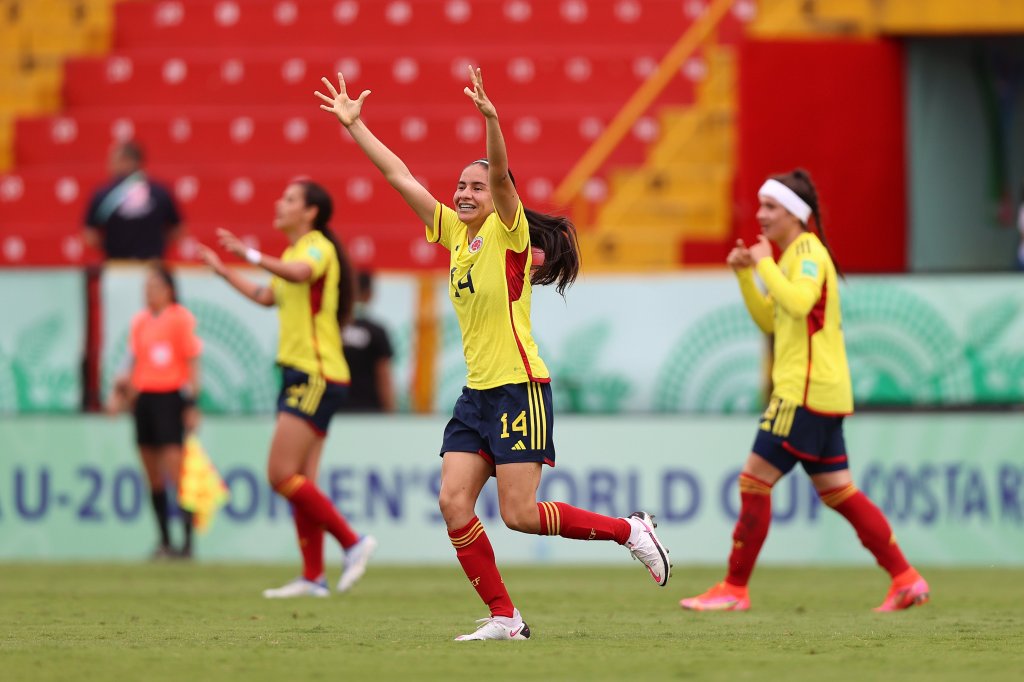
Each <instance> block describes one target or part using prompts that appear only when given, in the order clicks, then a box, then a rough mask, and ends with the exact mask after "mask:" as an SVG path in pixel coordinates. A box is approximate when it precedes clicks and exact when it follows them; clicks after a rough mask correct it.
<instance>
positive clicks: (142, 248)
mask: <svg viewBox="0 0 1024 682" xmlns="http://www.w3.org/2000/svg"><path fill="white" fill-rule="evenodd" d="M144 162H145V154H144V152H143V150H142V147H141V146H139V145H138V144H137V143H136V142H115V143H114V144H113V145H112V146H111V148H110V159H109V164H108V168H109V171H110V179H109V180H107V182H106V183H105V184H104V185H103V186H102V187H100V188H99V189H97V190H96V191H95V192H94V193H93V195H92V199H91V200H90V201H89V208H88V211H87V213H86V216H85V241H86V243H87V244H88V245H89V246H91V247H93V248H98V249H101V250H102V251H103V255H104V257H105V258H106V259H133V260H150V259H161V258H163V257H164V256H165V254H166V251H167V246H168V244H170V243H171V242H173V241H175V240H177V239H178V237H179V236H180V234H181V213H180V212H179V210H178V205H177V203H176V201H175V199H174V197H173V196H172V195H171V193H170V192H169V191H168V190H167V188H166V187H164V186H163V185H161V184H160V183H158V182H155V181H153V180H152V179H150V178H149V177H148V176H147V175H146V172H145V171H144V170H143V163H144Z"/></svg>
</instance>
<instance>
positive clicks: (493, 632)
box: [455, 609, 530, 642]
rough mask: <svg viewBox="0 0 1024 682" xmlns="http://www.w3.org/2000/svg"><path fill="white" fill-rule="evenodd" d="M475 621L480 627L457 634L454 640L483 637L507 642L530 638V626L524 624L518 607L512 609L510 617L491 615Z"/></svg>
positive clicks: (480, 638)
mask: <svg viewBox="0 0 1024 682" xmlns="http://www.w3.org/2000/svg"><path fill="white" fill-rule="evenodd" d="M477 622H478V623H480V627H478V628H477V629H476V632H471V633H469V634H468V635H459V636H458V637H456V638H455V641H456V642H472V641H477V640H483V639H498V640H504V641H506V642H508V641H522V640H524V639H530V626H529V625H527V624H526V622H525V621H524V620H523V617H522V616H521V615H520V614H519V609H514V610H513V611H512V617H511V618H507V617H505V616H491V617H490V618H481V619H480V620H478V621H477Z"/></svg>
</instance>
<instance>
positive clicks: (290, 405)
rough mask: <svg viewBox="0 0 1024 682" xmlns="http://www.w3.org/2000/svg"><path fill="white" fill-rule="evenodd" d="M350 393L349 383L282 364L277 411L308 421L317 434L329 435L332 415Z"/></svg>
mask: <svg viewBox="0 0 1024 682" xmlns="http://www.w3.org/2000/svg"><path fill="white" fill-rule="evenodd" d="M347 395H348V384H339V383H336V382H332V381H327V380H326V379H324V378H323V377H322V376H319V375H315V374H314V375H310V374H306V373H305V372H300V371H299V370H297V369H295V368H294V367H285V366H282V367H281V392H280V393H279V394H278V396H277V411H278V412H287V413H288V414H294V415H295V416H296V417H300V418H302V419H304V420H306V422H308V423H309V425H310V426H312V427H313V430H314V431H316V432H317V434H319V435H320V436H326V435H327V428H328V427H329V426H330V425H331V417H333V416H334V413H335V412H337V411H338V408H340V407H341V405H342V404H343V403H344V402H345V397H346V396H347Z"/></svg>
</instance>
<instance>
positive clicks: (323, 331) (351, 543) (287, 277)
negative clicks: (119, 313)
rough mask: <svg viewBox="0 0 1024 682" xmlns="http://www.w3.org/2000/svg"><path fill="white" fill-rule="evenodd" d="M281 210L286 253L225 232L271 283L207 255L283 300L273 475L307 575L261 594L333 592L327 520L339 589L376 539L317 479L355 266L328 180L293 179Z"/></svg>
mask: <svg viewBox="0 0 1024 682" xmlns="http://www.w3.org/2000/svg"><path fill="white" fill-rule="evenodd" d="M275 211H276V216H275V220H274V226H275V227H276V228H277V229H278V230H281V231H282V232H284V234H285V236H286V237H287V238H288V242H289V246H288V248H287V249H285V251H284V254H282V256H281V258H274V257H273V256H269V255H266V254H262V253H260V252H259V251H257V250H255V249H250V248H246V246H245V244H243V243H242V241H241V240H239V239H238V237H236V236H235V235H233V234H231V233H230V232H228V231H227V230H218V231H217V236H218V239H219V240H220V244H221V246H222V247H223V248H225V249H226V250H227V251H230V252H231V253H234V254H235V255H237V256H241V257H244V258H245V259H246V260H247V261H249V262H250V263H252V264H253V265H257V266H259V267H261V268H263V269H264V270H266V271H267V272H269V273H271V274H272V275H273V276H274V277H273V279H272V280H271V285H270V287H269V288H268V287H264V286H261V285H259V284H257V283H256V282H253V281H251V280H249V279H247V278H245V277H243V276H242V275H240V274H239V273H238V272H236V271H235V270H233V269H231V268H229V267H227V266H225V265H224V264H223V263H222V262H221V260H220V258H219V257H218V256H217V254H216V253H214V252H213V251H212V250H211V249H209V248H207V247H205V246H203V247H201V249H200V256H201V258H202V259H203V260H204V261H205V262H206V264H207V265H209V266H210V268H212V269H213V271H214V272H216V273H217V274H218V275H220V276H221V277H223V278H224V280H225V281H227V282H228V284H230V285H231V286H232V287H234V288H235V289H237V290H238V291H239V292H240V293H241V294H243V295H244V296H246V297H247V298H249V299H251V300H252V301H255V302H256V303H259V304H260V305H264V306H272V305H276V306H277V308H278V318H279V322H280V334H279V338H278V353H277V362H278V364H279V365H280V366H281V376H282V384H281V393H280V395H279V397H278V402H277V424H276V426H275V428H274V437H273V440H272V441H271V443H270V457H269V461H268V463H267V477H268V479H269V481H270V485H271V486H273V488H274V490H276V491H277V492H278V493H279V494H280V495H281V496H283V497H285V498H286V499H287V500H288V501H289V502H291V505H292V511H293V515H294V518H295V530H296V532H297V534H298V539H299V549H300V551H301V552H302V562H303V571H302V577H301V578H297V579H296V580H294V581H292V582H290V583H288V584H286V585H284V586H282V587H279V588H274V589H269V590H264V592H263V596H264V597H267V598H285V597H303V596H311V597H326V596H329V595H330V591H329V590H328V589H327V582H326V580H325V578H324V557H323V533H324V530H325V529H326V530H327V532H328V533H330V534H331V535H333V536H334V538H335V539H336V540H337V541H338V543H339V544H340V545H341V547H342V550H343V551H344V553H345V561H344V567H343V570H342V573H341V578H340V579H339V580H338V591H339V592H344V591H346V590H348V589H349V588H351V587H352V586H353V585H354V584H355V583H356V581H357V580H359V578H360V577H362V575H363V573H364V572H365V571H366V563H367V562H368V561H369V559H370V555H371V554H373V551H374V550H375V549H376V547H377V541H376V540H375V539H374V538H373V537H372V536H369V535H363V536H361V537H360V536H358V535H356V533H355V532H353V530H352V529H351V528H350V527H349V525H348V523H346V521H345V519H344V518H343V517H342V516H341V514H339V513H338V511H337V510H336V509H335V508H334V505H332V504H331V502H330V500H328V499H327V497H325V496H324V494H323V493H322V492H320V490H319V489H318V488H317V487H316V483H315V481H316V477H317V470H318V469H319V466H320V455H321V453H322V451H323V447H324V439H325V438H326V436H327V428H328V426H329V425H330V422H331V417H332V416H333V415H334V413H335V412H336V411H337V409H338V406H339V405H340V404H341V403H342V401H344V399H345V390H346V387H347V385H348V381H349V373H348V365H346V364H345V356H344V354H343V353H342V348H341V326H342V324H344V322H345V321H346V320H347V319H348V316H349V315H350V314H351V312H352V299H353V285H352V271H351V268H350V267H349V264H348V260H347V259H346V257H345V252H344V250H343V249H342V247H341V244H340V243H339V242H338V240H337V239H336V238H335V236H334V234H333V233H332V232H331V229H330V227H328V224H329V222H330V220H331V214H332V213H333V211H334V206H333V202H332V201H331V197H330V195H329V194H328V193H327V191H326V190H325V189H324V188H323V187H321V186H320V185H318V184H316V183H315V182H312V181H311V180H308V179H305V178H298V179H295V180H293V181H291V182H290V183H288V185H287V186H286V187H285V189H284V193H283V194H282V195H281V198H280V199H278V200H277V203H276V205H275Z"/></svg>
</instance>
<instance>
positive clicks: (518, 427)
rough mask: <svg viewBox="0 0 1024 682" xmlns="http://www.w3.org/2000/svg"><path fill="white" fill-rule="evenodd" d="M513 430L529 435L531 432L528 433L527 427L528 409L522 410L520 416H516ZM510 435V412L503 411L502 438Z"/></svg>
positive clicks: (524, 435)
mask: <svg viewBox="0 0 1024 682" xmlns="http://www.w3.org/2000/svg"><path fill="white" fill-rule="evenodd" d="M512 430H513V431H518V432H519V433H521V434H523V437H524V438H525V437H527V436H528V435H529V433H527V429H526V410H522V411H521V412H520V413H519V416H518V417H516V418H515V419H514V420H513V421H512ZM509 435H510V434H509V432H508V412H502V413H501V437H502V438H508V437H509Z"/></svg>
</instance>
